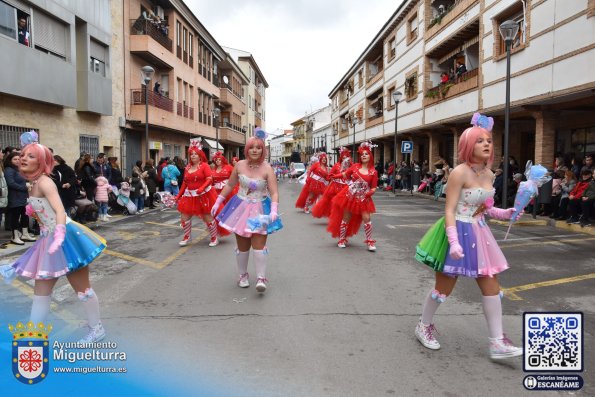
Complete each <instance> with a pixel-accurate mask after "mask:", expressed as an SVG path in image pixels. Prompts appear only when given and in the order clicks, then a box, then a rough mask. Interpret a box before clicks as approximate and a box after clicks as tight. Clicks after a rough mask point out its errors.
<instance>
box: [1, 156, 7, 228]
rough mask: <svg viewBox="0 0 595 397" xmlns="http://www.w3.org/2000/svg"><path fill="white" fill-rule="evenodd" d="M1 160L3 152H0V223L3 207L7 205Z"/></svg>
mask: <svg viewBox="0 0 595 397" xmlns="http://www.w3.org/2000/svg"><path fill="white" fill-rule="evenodd" d="M2 160H4V153H2V152H0V223H2V214H4V211H5V208H6V206H7V205H8V185H6V179H4V164H3V161H2ZM5 223H6V221H5Z"/></svg>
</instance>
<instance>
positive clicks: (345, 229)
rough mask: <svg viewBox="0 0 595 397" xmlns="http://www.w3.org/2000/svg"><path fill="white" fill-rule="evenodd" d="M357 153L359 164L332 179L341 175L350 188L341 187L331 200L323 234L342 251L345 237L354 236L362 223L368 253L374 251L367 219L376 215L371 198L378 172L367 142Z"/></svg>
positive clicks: (370, 225)
mask: <svg viewBox="0 0 595 397" xmlns="http://www.w3.org/2000/svg"><path fill="white" fill-rule="evenodd" d="M357 152H358V154H359V158H360V162H359V163H356V164H354V165H352V166H351V167H350V168H349V169H348V170H347V171H346V172H345V173H342V174H338V175H333V176H332V177H333V179H334V178H339V177H341V176H342V175H343V176H345V177H346V178H347V179H350V180H351V184H350V185H349V186H345V187H344V188H343V190H341V191H340V192H339V193H338V194H337V195H336V196H335V198H334V199H333V201H332V209H331V215H330V217H329V221H328V226H327V228H326V230H327V231H329V232H330V233H331V234H332V236H333V237H339V243H338V244H337V246H338V247H339V248H345V247H346V246H347V237H349V236H353V235H355V234H357V232H358V230H359V227H360V225H361V223H362V220H363V222H364V232H365V233H366V240H365V243H366V244H367V245H368V251H376V245H375V244H376V241H375V240H373V239H372V221H371V220H370V215H371V214H373V213H374V212H376V206H375V205H374V201H372V195H373V194H374V193H375V192H376V187H377V185H378V172H376V170H375V169H374V157H373V155H372V145H371V144H370V143H369V142H363V143H362V144H361V145H360V147H359V149H358V151H357Z"/></svg>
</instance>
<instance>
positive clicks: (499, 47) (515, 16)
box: [493, 3, 528, 59]
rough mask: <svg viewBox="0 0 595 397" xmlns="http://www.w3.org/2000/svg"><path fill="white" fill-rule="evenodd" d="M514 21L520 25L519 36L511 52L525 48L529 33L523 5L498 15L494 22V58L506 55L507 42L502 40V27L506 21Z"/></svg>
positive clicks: (513, 43)
mask: <svg viewBox="0 0 595 397" xmlns="http://www.w3.org/2000/svg"><path fill="white" fill-rule="evenodd" d="M508 20H511V21H514V22H516V23H517V24H518V25H519V30H518V32H517V35H516V36H515V37H514V39H513V40H512V46H511V51H514V50H515V49H516V48H519V49H521V48H524V47H525V44H526V41H527V38H528V32H527V31H526V28H527V26H526V24H525V16H524V14H523V6H522V4H521V3H519V4H516V3H515V5H513V6H512V7H510V8H508V9H507V10H506V11H504V12H503V13H501V14H500V15H498V16H497V17H496V18H495V19H494V21H493V27H494V31H493V34H494V47H495V48H494V56H495V57H497V58H498V59H499V57H500V56H503V55H504V54H506V42H505V41H504V40H502V36H501V35H500V29H499V28H500V25H501V24H502V22H504V21H508Z"/></svg>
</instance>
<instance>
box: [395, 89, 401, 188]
mask: <svg viewBox="0 0 595 397" xmlns="http://www.w3.org/2000/svg"><path fill="white" fill-rule="evenodd" d="M402 96H403V94H402V93H401V91H394V92H393V101H395V139H394V142H393V152H394V156H393V193H394V195H395V196H396V195H397V189H396V185H397V183H396V182H397V181H396V180H395V179H396V177H397V118H398V117H399V101H400V100H401V97H402Z"/></svg>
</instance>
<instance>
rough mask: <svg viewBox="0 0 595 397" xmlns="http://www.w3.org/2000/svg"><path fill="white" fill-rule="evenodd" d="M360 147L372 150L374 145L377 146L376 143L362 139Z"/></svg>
mask: <svg viewBox="0 0 595 397" xmlns="http://www.w3.org/2000/svg"><path fill="white" fill-rule="evenodd" d="M359 147H360V148H362V149H363V148H367V149H368V150H372V149H373V148H375V147H378V145H374V144H373V143H372V142H370V141H364V142H362V143H361V144H360V145H359Z"/></svg>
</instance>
